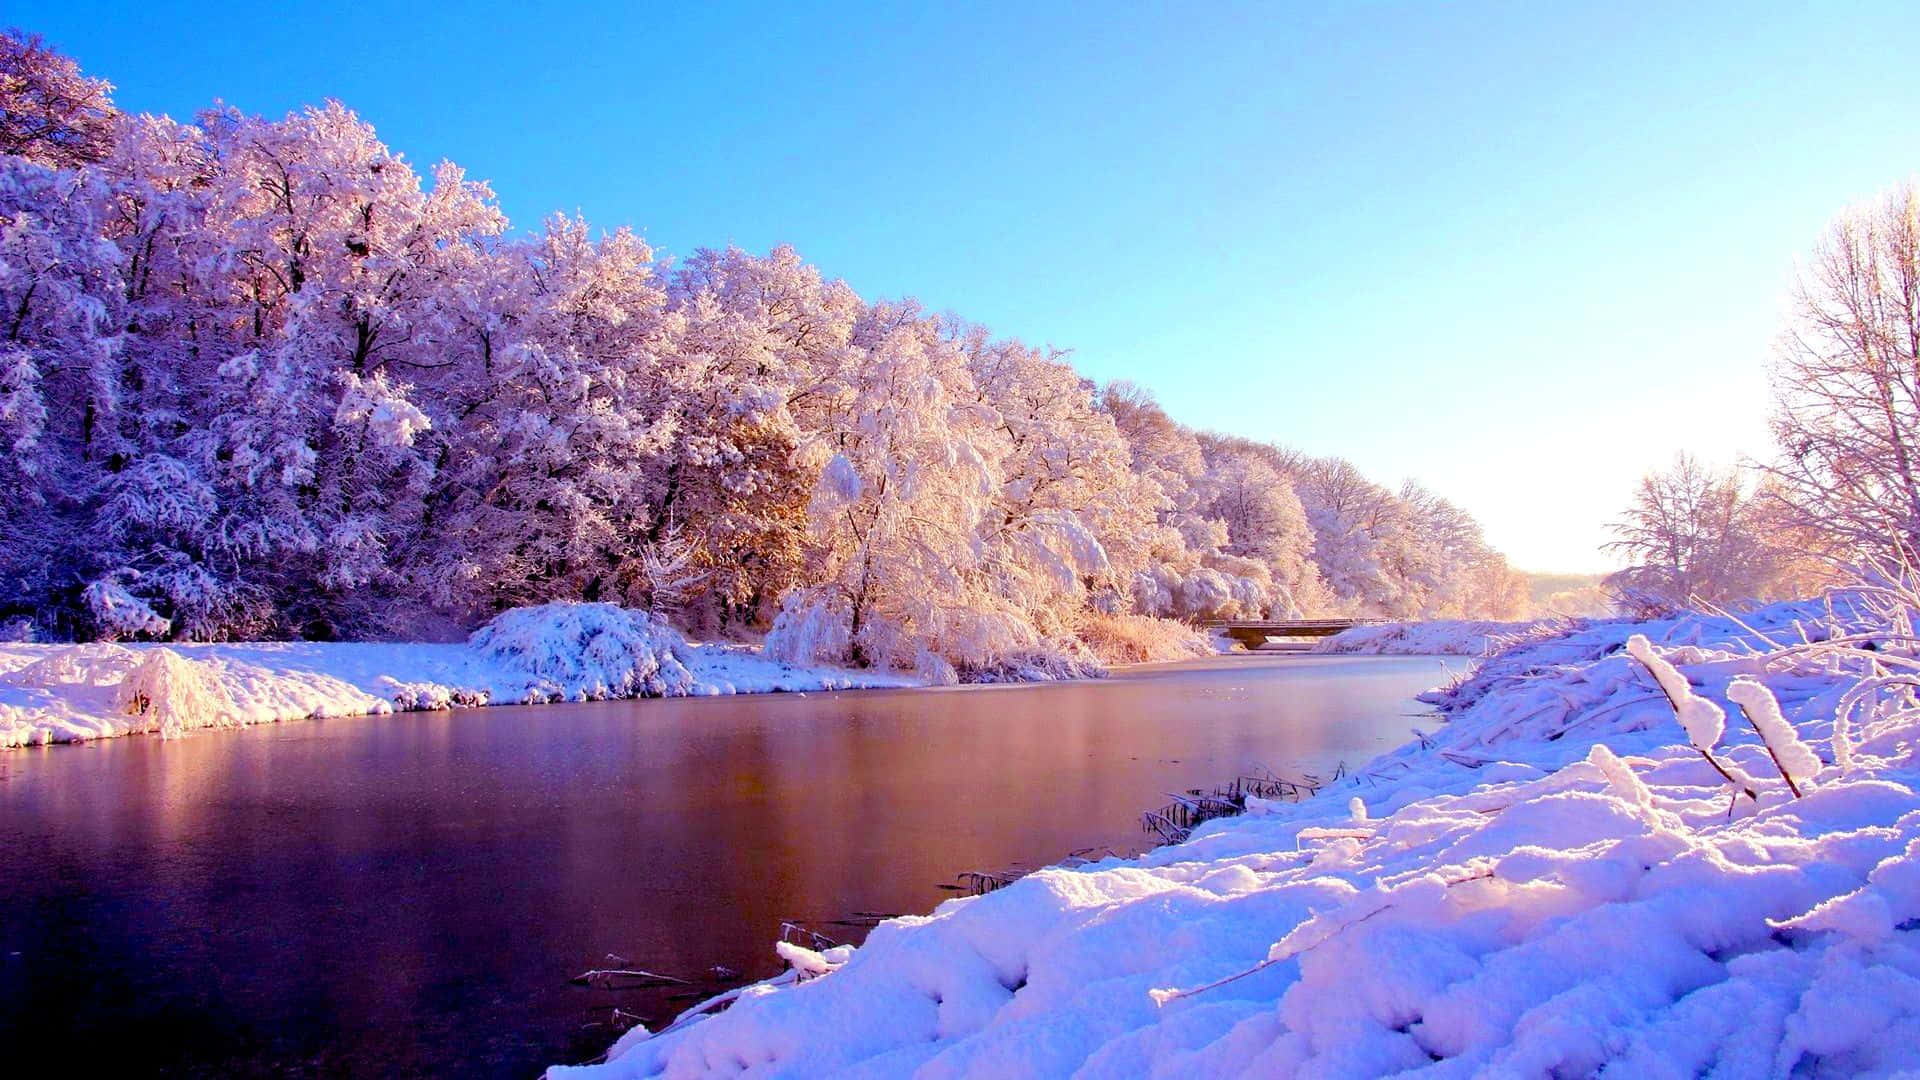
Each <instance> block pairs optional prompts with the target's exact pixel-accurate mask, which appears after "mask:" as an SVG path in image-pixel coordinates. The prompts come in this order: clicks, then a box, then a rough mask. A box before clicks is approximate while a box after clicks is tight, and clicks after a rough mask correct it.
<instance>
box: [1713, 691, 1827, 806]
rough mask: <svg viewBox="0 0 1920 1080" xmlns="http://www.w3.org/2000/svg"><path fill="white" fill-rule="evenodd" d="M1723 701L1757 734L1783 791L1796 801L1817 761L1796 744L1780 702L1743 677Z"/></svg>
mask: <svg viewBox="0 0 1920 1080" xmlns="http://www.w3.org/2000/svg"><path fill="white" fill-rule="evenodd" d="M1727 700H1728V701H1731V702H1733V703H1734V704H1735V705H1738V706H1740V711H1741V712H1743V713H1745V714H1746V715H1747V719H1748V720H1749V721H1751V722H1752V724H1753V729H1754V730H1755V731H1757V732H1759V733H1760V741H1761V742H1763V743H1765V744H1766V745H1767V754H1768V755H1769V756H1770V757H1772V758H1773V765H1774V768H1777V769H1779V770H1780V776H1781V778H1782V779H1784V780H1785V781H1786V782H1787V790H1788V791H1791V792H1793V797H1794V798H1796V799H1797V798H1799V797H1800V792H1801V790H1802V789H1803V788H1805V787H1807V786H1809V785H1811V784H1812V783H1813V778H1814V777H1815V776H1817V775H1819V773H1820V758H1819V757H1818V756H1817V755H1815V754H1814V752H1813V751H1812V750H1810V749H1808V747H1807V744H1806V743H1804V742H1801V741H1800V733H1799V732H1798V731H1795V730H1794V728H1793V725H1792V724H1790V723H1788V722H1787V718H1786V717H1784V716H1782V715H1780V702H1779V701H1777V700H1775V698H1774V696H1773V691H1771V690H1768V689H1767V687H1766V684H1765V683H1762V682H1761V681H1760V680H1758V679H1752V678H1748V677H1746V676H1744V675H1743V676H1741V677H1740V678H1738V679H1735V680H1733V682H1732V683H1731V684H1730V685H1729V686H1728V687H1727Z"/></svg>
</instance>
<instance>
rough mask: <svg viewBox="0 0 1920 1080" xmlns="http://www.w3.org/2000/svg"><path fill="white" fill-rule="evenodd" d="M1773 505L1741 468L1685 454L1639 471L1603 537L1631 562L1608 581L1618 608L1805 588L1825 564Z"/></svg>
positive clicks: (1662, 607)
mask: <svg viewBox="0 0 1920 1080" xmlns="http://www.w3.org/2000/svg"><path fill="white" fill-rule="evenodd" d="M1776 505H1777V504H1776V503H1775V502H1774V501H1773V500H1771V499H1766V498H1756V497H1755V493H1754V492H1753V491H1752V490H1751V489H1750V488H1749V486H1748V485H1747V484H1746V483H1743V481H1742V479H1741V477H1740V476H1739V474H1738V473H1736V472H1733V471H1731V470H1720V469H1714V468H1711V467H1709V466H1707V465H1704V464H1702V463H1701V462H1700V461H1699V460H1698V459H1696V458H1694V457H1692V456H1691V455H1688V454H1681V455H1679V456H1677V457H1676V458H1675V459H1674V462H1673V465H1672V466H1671V467H1670V468H1668V469H1666V470H1665V471H1662V472H1654V473H1649V474H1647V475H1646V476H1645V477H1643V478H1642V479H1641V481H1640V486H1639V487H1638V488H1637V489H1636V490H1635V492H1634V499H1633V504H1632V505H1631V506H1630V507H1628V509H1627V511H1626V512H1625V513H1624V514H1622V515H1621V517H1620V518H1619V519H1618V520H1616V521H1615V522H1614V524H1613V526H1612V529H1613V532H1614V535H1615V536H1616V537H1618V539H1616V540H1614V541H1613V542H1611V543H1610V544H1608V545H1607V547H1608V549H1609V550H1611V551H1613V552H1615V553H1617V554H1618V555H1620V556H1621V557H1622V558H1623V559H1625V560H1626V562H1627V563H1628V565H1627V567H1626V568H1625V569H1622V570H1620V571H1618V572H1616V573H1614V574H1612V575H1610V576H1609V577H1608V578H1607V580H1606V586H1607V588H1608V589H1609V590H1610V591H1611V592H1612V593H1613V595H1614V598H1615V602H1616V603H1617V604H1619V605H1620V606H1621V607H1622V608H1624V609H1626V610H1630V611H1639V612H1654V613H1657V612H1661V611H1672V610H1679V609H1685V608H1689V607H1693V606H1696V605H1699V604H1712V605H1717V606H1721V607H1727V606H1730V605H1732V606H1738V605H1741V604H1747V603H1753V602H1761V601H1771V600H1778V599H1783V598H1787V597H1790V596H1793V595H1795V594H1798V593H1803V592H1806V591H1808V590H1809V589H1810V588H1811V587H1812V585H1814V584H1817V583H1818V580H1819V566H1818V565H1817V563H1815V564H1812V565H1810V564H1809V563H1810V560H1809V559H1808V558H1807V548H1806V546H1805V544H1804V542H1803V539H1804V538H1802V537H1798V536H1796V535H1795V534H1794V532H1793V531H1792V529H1791V526H1790V525H1789V524H1788V523H1786V522H1782V521H1779V520H1777V518H1775V517H1774V516H1773V515H1774V512H1775V511H1774V507H1775V506H1776ZM1783 526H1784V527H1783Z"/></svg>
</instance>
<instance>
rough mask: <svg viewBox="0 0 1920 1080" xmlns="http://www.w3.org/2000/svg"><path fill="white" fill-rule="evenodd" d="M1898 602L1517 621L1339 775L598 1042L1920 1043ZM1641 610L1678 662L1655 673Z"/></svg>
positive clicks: (1253, 1059) (872, 1047) (1908, 688)
mask: <svg viewBox="0 0 1920 1080" xmlns="http://www.w3.org/2000/svg"><path fill="white" fill-rule="evenodd" d="M1912 611H1913V609H1912V607H1911V602H1910V601H1901V602H1899V603H1895V602H1893V601H1891V600H1889V599H1888V598H1886V597H1880V598H1875V597H1872V596H1868V595H1864V594H1856V595H1855V596H1854V597H1852V598H1850V599H1846V600H1843V601H1842V602H1840V603H1839V604H1837V605H1835V606H1834V607H1832V608H1829V607H1825V606H1822V605H1818V604H1802V605H1786V606H1779V607H1775V608H1771V609H1768V610H1766V611H1762V612H1758V613H1755V614H1754V615H1752V616H1751V617H1749V618H1747V619H1746V620H1744V621H1735V620H1730V619H1721V618H1692V619H1683V620H1675V621H1670V622H1663V623H1650V624H1642V625H1639V626H1634V625H1630V624H1623V623H1599V624H1592V625H1587V626H1582V627H1573V628H1569V632H1567V633H1565V634H1563V635H1560V636H1551V637H1543V638H1540V639H1537V640H1532V641H1528V642H1524V643H1522V644H1519V645H1517V646H1515V647H1513V648H1510V649H1508V650H1506V651H1504V652H1501V653H1499V654H1497V655H1495V656H1493V657H1492V658H1490V659H1489V660H1487V661H1486V662H1485V663H1483V664H1482V665H1481V666H1480V667H1479V669H1478V670H1477V671H1476V672H1474V673H1473V674H1472V676H1471V677H1469V678H1466V679H1464V680H1463V681H1461V682H1459V683H1457V684H1455V685H1453V686H1450V687H1447V688H1443V689H1442V690H1440V691H1439V692H1437V693H1436V694H1435V695H1433V696H1432V697H1433V700H1434V701H1435V702H1436V703H1437V704H1438V705H1439V706H1440V707H1441V708H1442V709H1443V710H1444V711H1445V712H1446V713H1447V717H1448V720H1447V722H1446V723H1445V724H1444V725H1442V726H1440V727H1439V728H1438V729H1437V730H1436V731H1435V732H1434V733H1432V734H1431V735H1429V736H1427V737H1425V738H1423V739H1421V740H1419V741H1418V742H1416V743H1414V744H1411V745H1408V746H1406V747H1403V748H1401V749H1399V750H1396V751H1394V752H1392V753H1389V754H1386V755H1383V756H1382V757H1380V758H1378V759H1376V760H1375V761H1373V762H1371V763H1369V764H1368V765H1366V766H1364V767H1363V768H1361V769H1360V770H1358V771H1357V772H1355V773H1354V774H1352V775H1351V776H1349V777H1347V778H1346V779H1345V780H1343V781H1341V782H1340V783H1338V784H1336V785H1335V786H1334V787H1333V788H1332V789H1329V790H1325V791H1323V792H1322V793H1321V794H1320V795H1319V796H1318V797H1315V798H1312V799H1309V800H1307V801H1305V802H1302V803H1298V804H1282V803H1267V802H1259V801H1256V802H1255V803H1254V805H1253V807H1252V811H1251V812H1250V813H1248V814H1246V815H1244V816H1242V817H1238V818H1233V819H1229V820H1223V821H1215V822H1211V823H1209V824H1207V825H1203V826H1202V827H1201V828H1200V829H1199V830H1197V831H1196V833H1195V835H1194V836H1193V837H1191V838H1190V839H1189V840H1188V841H1187V842H1185V843H1183V844H1179V845H1175V846H1170V847H1165V848H1161V849H1158V850H1156V851H1153V852H1150V853H1149V854H1147V855H1146V856H1143V857H1141V858H1139V859H1136V860H1125V861H1123V860H1108V861H1105V862H1101V863H1098V864H1093V865H1089V866H1085V867H1080V868H1074V869H1049V870H1045V871H1041V872H1040V873H1037V874H1034V875H1031V876H1029V877H1027V878H1024V879H1022V880H1020V881H1017V882H1015V883H1013V884H1012V885H1010V886H1008V887H1006V888H1004V889H1002V890H1000V891H998V892H994V893H991V894H989V895H987V896H984V897H980V898H977V899H967V900H954V901H949V902H947V903H945V904H943V905H941V906H940V907H939V908H938V909H937V910H936V911H935V912H934V913H933V914H932V915H931V916H927V917H910V918H903V919H896V920H892V921H890V922H887V923H884V924H882V925H881V926H880V927H878V928H876V929H875V930H874V932H873V934H872V936H871V937H869V939H868V940H867V942H866V944H864V945H862V946H861V947H860V948H858V949H854V950H847V949H842V950H835V951H833V952H829V953H814V952H809V951H807V950H804V949H798V948H794V947H792V946H782V947H781V953H782V955H783V956H784V957H785V958H786V959H787V961H788V963H789V965H790V970H789V971H788V973H787V974H786V975H785V976H782V978H781V979H779V980H775V981H773V982H770V983H765V984H760V985H757V986H754V987H750V988H748V989H747V990H745V991H744V992H741V993H740V994H739V996H738V999H737V1000H735V1001H733V1002H732V1004H731V1007H730V1008H729V1009H727V1011H725V1012H720V1013H717V1014H714V1015H704V1018H702V1017H701V1016H696V1015H690V1016H689V1017H687V1018H683V1020H682V1021H681V1022H680V1023H678V1024H677V1025H675V1026H673V1027H672V1028H671V1029H669V1030H666V1031H663V1032H661V1033H659V1034H655V1035H652V1036H649V1035H648V1034H647V1033H646V1032H645V1031H643V1030H635V1031H634V1032H631V1033H629V1034H628V1036H627V1037H625V1038H623V1039H622V1040H621V1041H620V1043H619V1044H618V1045H616V1046H615V1047H614V1049H613V1053H612V1055H611V1058H610V1060H609V1061H608V1062H607V1063H606V1064H605V1065H602V1066H597V1067H594V1068H591V1069H588V1070H584V1071H582V1072H581V1073H580V1074H579V1075H584V1076H590V1077H595V1078H598V1077H653V1076H662V1077H703V1076H720V1075H726V1076H737V1075H741V1074H742V1073H743V1072H744V1073H747V1074H750V1075H754V1076H764V1077H799V1076H808V1077H814V1076H829V1075H837V1076H859V1077H892V1076H905V1075H914V1076H921V1077H942V1078H951V1077H1000V1076H1009V1075H1019V1076H1032V1077H1053V1076H1059V1077H1067V1076H1081V1077H1174V1076H1217V1077H1232V1076H1262V1077H1264V1076H1278V1075H1293V1074H1296V1073H1301V1072H1313V1073H1315V1074H1320V1075H1343V1076H1371V1075H1381V1074H1386V1073H1393V1072H1402V1071H1414V1072H1423V1073H1427V1074H1430V1075H1436V1076H1464V1075H1470V1074H1476V1073H1480V1072H1483V1071H1491V1072H1495V1073H1498V1074H1501V1075H1515V1076H1536V1075H1550V1074H1572V1073H1578V1074H1589V1073H1593V1072H1596V1071H1598V1070H1600V1069H1601V1068H1603V1067H1605V1068H1608V1069H1609V1070H1611V1071H1612V1072H1618V1073H1619V1074H1620V1075H1636V1076H1640V1075H1645V1076H1695V1075H1713V1076H1759V1075H1795V1076H1822V1075H1836V1076H1838V1075H1849V1076H1851V1075H1866V1074H1874V1073H1889V1072H1892V1071H1895V1070H1899V1069H1903V1068H1913V1067H1916V1066H1920V947H1917V946H1920V935H1917V934H1916V930H1915V925H1916V920H1920V795H1916V793H1915V785H1916V783H1920V770H1917V769H1916V761H1915V755H1916V750H1920V705H1917V704H1916V701H1915V699H1914V697H1913V691H1912V687H1913V685H1914V682H1915V679H1914V676H1915V675H1916V674H1920V662H1916V660H1915V659H1914V655H1915V646H1916V642H1915V640H1914V638H1913V636H1912V630H1911V625H1912V624H1911V618H1912ZM1633 634H1640V635H1644V636H1645V637H1646V638H1648V639H1650V645H1649V646H1648V647H1647V648H1646V649H1644V650H1642V651H1643V652H1645V653H1646V654H1647V655H1649V656H1651V657H1652V658H1653V660H1652V663H1653V665H1654V666H1655V667H1658V668H1662V669H1664V664H1663V663H1662V660H1664V661H1665V662H1666V663H1671V664H1672V665H1676V666H1677V670H1678V672H1679V673H1680V675H1681V676H1683V677H1684V682H1679V683H1675V684H1674V685H1671V686H1669V687H1668V688H1666V689H1663V688H1662V687H1661V686H1660V685H1659V684H1658V683H1657V682H1656V672H1655V671H1653V670H1651V669H1650V668H1649V667H1648V666H1647V664H1646V663H1644V662H1642V661H1640V660H1636V659H1634V658H1633V657H1631V656H1629V655H1628V653H1627V651H1626V644H1627V642H1628V639H1629V637H1630V636H1631V635H1633ZM1668 674H1671V673H1670V672H1669V673H1668ZM1760 687H1764V688H1766V693H1765V694H1762V693H1761V691H1760V690H1759V688H1760ZM1774 698H1777V700H1778V703H1779V706H1780V710H1781V713H1782V714H1783V715H1784V719H1785V720H1786V721H1787V722H1788V724H1790V725H1791V730H1790V731H1789V730H1788V729H1787V727H1786V725H1774V726H1772V728H1771V732H1772V733H1771V735H1770V736H1769V738H1768V739H1767V740H1766V741H1765V742H1763V741H1762V740H1761V738H1760V737H1759V736H1758V735H1757V734H1756V733H1755V728H1754V726H1753V725H1752V724H1751V723H1750V722H1749V721H1748V720H1747V719H1746V713H1747V711H1750V712H1751V714H1752V715H1754V716H1756V717H1758V718H1759V721H1760V723H1761V724H1762V725H1763V726H1766V725H1768V724H1769V718H1770V716H1771V715H1772V714H1771V713H1770V711H1769V709H1768V708H1767V704H1766V703H1767V701H1768V700H1771V699H1774ZM1675 699H1677V700H1678V701H1679V702H1680V703H1681V705H1682V707H1683V708H1684V709H1685V710H1686V712H1687V715H1688V719H1689V728H1688V729H1686V730H1683V728H1682V727H1681V725H1680V724H1679V723H1678V722H1677V721H1676V717H1675V709H1674V706H1673V704H1671V701H1672V700H1675ZM1743 710H1745V711H1743ZM1716 729H1720V730H1716ZM1690 737H1691V738H1692V739H1694V740H1696V741H1698V742H1700V743H1701V744H1703V748H1704V749H1707V750H1709V751H1711V757H1709V756H1708V755H1706V754H1703V753H1702V752H1701V748H1696V747H1695V746H1693V745H1690V744H1689V738H1690ZM1808 751H1811V754H1809V753H1808ZM1723 770H1724V773H1723ZM1728 775H1730V776H1731V777H1733V778H1734V779H1733V782H1732V783H1729V781H1728V780H1727V779H1726V776H1728ZM1789 777H1791V780H1790V779H1789ZM1794 788H1797V789H1798V791H1797V794H1796V791H1795V790H1794ZM1742 789H1750V790H1751V794H1747V793H1745V792H1744V791H1743V790H1742ZM552 1075H554V1076H555V1077H559V1076H572V1075H575V1073H574V1072H573V1071H572V1070H567V1069H556V1070H554V1072H553V1074H552Z"/></svg>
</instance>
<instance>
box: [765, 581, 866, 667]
mask: <svg viewBox="0 0 1920 1080" xmlns="http://www.w3.org/2000/svg"><path fill="white" fill-rule="evenodd" d="M852 647H853V633H852V629H851V626H850V615H849V612H848V610H847V606H846V604H845V603H844V602H841V601H839V600H838V599H837V598H836V597H835V596H834V595H833V594H832V593H831V592H828V591H826V590H802V591H799V592H795V593H793V594H791V595H789V596H788V597H787V598H786V600H785V601H784V602H783V603H782V604H781V605H780V614H778V615H776V616H775V617H774V620H773V629H771V630H769V631H767V640H766V653H767V655H768V656H771V657H773V658H774V659H776V660H785V661H786V662H787V663H789V664H803V665H804V664H844V663H846V662H847V660H848V653H849V651H850V650H851V649H852Z"/></svg>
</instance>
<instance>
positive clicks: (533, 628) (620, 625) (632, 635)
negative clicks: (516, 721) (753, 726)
mask: <svg viewBox="0 0 1920 1080" xmlns="http://www.w3.org/2000/svg"><path fill="white" fill-rule="evenodd" d="M469 641H470V644H471V645H472V646H473V647H474V648H475V649H477V650H479V652H480V653H481V654H482V655H483V656H485V657H487V658H488V659H490V660H493V661H495V662H497V663H498V664H500V665H501V666H502V667H504V668H507V669H508V670H511V671H515V672H518V673H521V674H523V675H525V676H526V677H527V680H528V683H527V689H528V693H529V695H530V696H537V697H543V698H547V699H562V698H563V699H568V700H589V699H600V698H626V697H680V696H684V695H687V694H692V693H695V692H697V691H698V689H699V687H698V683H697V681H696V680H695V679H694V677H693V674H692V672H690V671H688V670H687V667H686V664H685V661H684V660H683V659H682V657H683V656H684V655H686V653H687V650H688V646H687V642H686V639H685V638H682V637H681V636H680V633H679V632H678V631H676V630H675V629H673V627H671V626H669V625H667V623H666V622H665V621H664V620H662V619H660V618H659V617H657V616H654V615H650V614H648V613H646V612H643V611H632V610H629V609H627V608H622V607H618V606H616V605H613V604H577V603H553V604H541V605H539V606H537V607H526V608H516V609H514V610H512V611H506V612H502V613H501V614H499V615H497V616H495V617H494V618H493V620H492V621H490V622H488V623H487V624H486V625H485V626H482V627H481V628H480V629H478V630H476V631H474V633H473V636H472V638H470V639H469Z"/></svg>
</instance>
